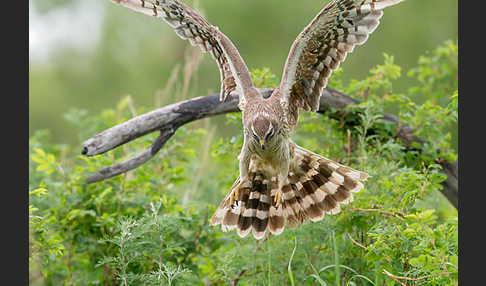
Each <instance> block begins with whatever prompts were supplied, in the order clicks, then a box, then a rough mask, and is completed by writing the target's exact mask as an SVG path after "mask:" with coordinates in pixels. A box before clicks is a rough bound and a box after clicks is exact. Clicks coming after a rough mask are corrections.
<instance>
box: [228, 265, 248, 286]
mask: <svg viewBox="0 0 486 286" xmlns="http://www.w3.org/2000/svg"><path fill="white" fill-rule="evenodd" d="M246 271H247V270H246V269H243V270H241V271H240V272H239V273H238V274H237V275H236V276H235V278H233V282H232V283H231V286H236V284H238V281H240V279H241V277H243V275H245V273H246Z"/></svg>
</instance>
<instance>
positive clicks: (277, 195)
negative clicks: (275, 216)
mask: <svg viewBox="0 0 486 286" xmlns="http://www.w3.org/2000/svg"><path fill="white" fill-rule="evenodd" d="M281 197H282V191H281V190H277V192H276V193H275V197H274V200H273V202H274V205H275V208H278V206H280V201H281V200H280V199H281Z"/></svg>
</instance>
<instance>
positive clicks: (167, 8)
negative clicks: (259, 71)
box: [112, 0, 252, 108]
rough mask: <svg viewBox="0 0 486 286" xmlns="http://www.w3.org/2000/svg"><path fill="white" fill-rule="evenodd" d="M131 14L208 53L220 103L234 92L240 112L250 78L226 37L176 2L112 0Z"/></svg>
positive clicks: (238, 55) (241, 60) (173, 0)
mask: <svg viewBox="0 0 486 286" xmlns="http://www.w3.org/2000/svg"><path fill="white" fill-rule="evenodd" d="M112 2H115V3H118V4H120V5H122V6H125V7H127V8H130V9H132V10H135V11H138V12H141V13H144V14H147V15H150V16H153V17H157V18H162V19H163V20H165V21H166V22H167V23H168V24H169V25H170V26H171V27H172V28H174V30H175V32H176V33H177V35H179V37H181V38H182V39H188V40H189V41H190V42H191V44H192V45H193V46H199V47H200V48H201V50H203V51H204V52H209V53H210V54H211V55H212V56H213V58H214V59H215V60H216V62H217V64H218V67H219V71H220V76H221V91H220V100H221V101H224V100H226V98H227V97H228V95H229V94H230V92H232V91H233V90H235V89H238V90H237V91H238V94H239V95H240V104H239V106H240V108H243V106H244V102H245V98H244V94H245V93H244V92H243V91H244V90H245V89H247V88H248V87H251V86H252V82H251V76H250V73H249V72H248V68H247V67H246V65H245V63H244V61H243V59H242V58H241V56H240V54H239V52H238V50H237V49H236V47H235V46H234V45H233V43H232V42H231V41H230V40H229V38H228V37H226V35H224V34H223V33H221V32H220V31H219V29H218V28H217V27H215V26H212V25H211V24H209V23H208V22H207V21H206V20H205V19H204V18H203V17H201V16H200V15H199V14H197V13H196V12H195V11H193V10H192V9H191V8H189V7H187V6H186V5H184V4H183V3H180V2H178V1H176V0H112Z"/></svg>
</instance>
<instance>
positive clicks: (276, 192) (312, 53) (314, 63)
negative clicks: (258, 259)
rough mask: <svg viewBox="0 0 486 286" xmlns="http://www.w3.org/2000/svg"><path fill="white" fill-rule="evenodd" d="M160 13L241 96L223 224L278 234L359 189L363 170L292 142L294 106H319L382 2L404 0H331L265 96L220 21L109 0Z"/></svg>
mask: <svg viewBox="0 0 486 286" xmlns="http://www.w3.org/2000/svg"><path fill="white" fill-rule="evenodd" d="M112 1H113V2H116V3H119V4H121V5H123V6H125V7H128V8H130V9H133V10H136V11H139V12H142V13H144V14H147V15H150V16H153V17H157V18H162V19H163V20H165V22H167V23H168V24H169V25H170V26H171V27H172V28H174V30H175V32H176V33H177V34H178V35H179V36H180V37H181V38H182V39H188V40H189V41H190V42H191V44H192V45H194V46H199V47H200V48H201V49H202V50H203V51H204V52H209V53H210V54H211V55H212V56H213V58H214V59H215V60H216V62H217V64H218V67H219V70H220V76H221V91H220V100H221V101H225V100H226V99H227V98H228V95H229V94H230V93H231V92H236V93H237V94H238V95H239V104H238V107H239V108H240V109H241V111H242V121H243V122H242V123H243V130H244V141H243V146H242V149H241V153H240V155H239V156H238V159H239V176H238V178H237V179H236V181H235V183H234V184H233V186H232V187H231V189H230V190H229V192H228V194H227V195H226V197H225V198H224V199H223V201H222V202H221V204H220V205H219V207H218V209H217V210H216V212H215V213H214V215H213V216H212V218H211V221H210V222H211V224H212V225H219V224H221V227H222V229H223V231H227V230H231V229H236V231H237V233H238V235H239V236H241V237H244V236H246V235H247V234H248V233H250V232H252V234H253V236H254V237H255V238H256V239H261V238H263V237H265V236H266V235H268V234H270V233H271V234H274V235H276V234H280V233H282V231H283V230H284V227H285V225H288V226H289V227H290V228H296V227H297V226H298V225H299V224H301V223H303V222H305V221H308V220H311V221H313V222H316V221H319V220H321V219H322V218H323V217H324V215H325V214H326V213H331V214H335V213H338V212H339V211H340V204H345V203H349V202H351V201H352V200H353V193H355V192H358V191H360V190H361V189H362V188H363V183H362V182H363V181H364V180H366V179H367V178H368V174H366V173H365V172H361V171H357V170H354V169H352V168H350V167H347V166H344V165H342V164H340V163H337V162H335V161H333V160H331V159H328V158H325V157H323V156H321V155H318V154H315V153H313V152H311V151H309V150H306V149H305V148H303V147H301V146H298V145H297V144H295V143H294V142H293V141H292V140H291V138H290V134H291V131H292V130H293V129H294V127H295V126H296V124H297V119H298V115H299V109H303V110H305V111H316V110H317V109H318V107H319V97H320V96H321V92H322V90H323V89H324V87H325V86H326V84H327V81H328V79H329V76H330V75H331V72H332V71H333V70H335V69H337V68H338V67H339V65H340V63H341V62H342V61H344V59H345V58H346V55H347V53H350V52H352V51H353V49H354V47H355V46H356V45H361V44H363V43H364V42H365V41H366V40H367V39H368V36H369V35H370V34H371V33H372V32H373V31H374V30H375V29H376V27H377V26H378V24H379V20H380V18H381V17H382V15H383V11H382V10H383V9H384V8H386V7H388V6H392V5H395V4H397V3H399V2H402V1H403V0H332V1H331V2H329V3H328V5H327V6H325V7H324V8H323V9H322V10H321V11H320V12H319V13H318V14H317V15H316V16H315V17H314V19H312V21H311V22H310V23H309V24H308V25H307V26H306V27H305V28H304V29H303V30H302V32H301V33H300V34H299V35H298V36H297V38H296V40H295V41H294V43H293V44H292V46H291V48H290V52H289V54H288V57H287V60H286V62H285V66H284V70H283V75H282V79H281V82H280V85H279V86H278V87H277V88H276V89H275V90H274V91H273V93H272V94H271V96H270V97H268V98H263V96H262V95H261V94H260V93H259V91H258V89H256V88H255V87H254V85H253V83H252V79H251V75H250V73H249V71H248V68H247V66H246V64H245V62H244V61H243V59H242V58H241V56H240V54H239V52H238V50H237V49H236V47H235V46H234V45H233V43H232V42H231V40H230V39H229V38H228V37H227V36H226V35H225V34H223V33H222V32H221V31H220V30H219V29H218V27H215V26H213V25H211V24H209V23H208V22H207V21H206V20H205V19H204V18H203V17H202V16H200V15H199V14H198V13H196V12H195V11H194V10H192V9H191V8H189V7H188V6H186V5H185V4H183V3H181V2H179V1H176V0H112Z"/></svg>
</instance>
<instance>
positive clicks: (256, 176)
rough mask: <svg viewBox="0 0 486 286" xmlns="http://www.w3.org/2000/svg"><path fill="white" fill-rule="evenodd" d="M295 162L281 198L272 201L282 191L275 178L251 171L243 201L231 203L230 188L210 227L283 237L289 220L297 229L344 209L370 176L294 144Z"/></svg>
mask: <svg viewBox="0 0 486 286" xmlns="http://www.w3.org/2000/svg"><path fill="white" fill-rule="evenodd" d="M294 150H295V152H294V157H293V159H292V161H291V163H290V170H289V176H288V178H289V184H288V185H285V186H284V187H283V188H282V192H283V196H282V202H281V203H280V205H279V206H278V207H277V208H276V207H275V205H274V204H273V201H274V196H275V194H276V192H277V189H278V183H277V179H276V177H270V178H269V177H265V174H264V172H262V171H261V170H252V171H251V172H250V176H249V177H250V180H251V181H250V182H244V184H243V185H242V186H241V187H240V189H239V196H238V201H235V203H234V204H233V206H231V205H230V201H231V200H230V195H231V193H232V191H233V189H234V188H235V187H236V186H238V185H239V183H240V178H239V177H238V179H237V180H236V181H235V183H234V184H233V186H232V188H231V190H230V191H229V193H228V194H227V195H226V197H225V198H224V200H223V201H222V202H221V204H220V205H219V207H218V209H217V210H216V212H215V213H214V215H213V217H212V218H211V221H210V223H211V225H218V224H221V229H222V230H223V231H228V230H232V229H235V228H236V231H237V233H238V235H239V236H240V237H245V236H246V235H247V234H248V233H250V231H251V232H252V233H253V236H254V237H255V238H256V239H261V238H263V237H264V236H265V234H266V233H271V234H274V235H278V234H280V233H282V232H283V230H284V228H285V224H287V225H288V226H289V227H290V228H293V229H295V228H296V227H297V226H298V225H299V224H302V223H304V222H306V221H307V220H311V221H313V222H317V221H320V220H322V219H323V218H324V216H325V214H326V213H331V214H336V213H339V212H340V211H341V208H340V204H347V203H349V202H351V201H352V200H353V193H356V192H359V191H360V190H361V189H362V188H363V183H362V181H364V180H366V179H367V178H368V174H366V173H364V172H360V171H357V170H354V169H352V168H350V167H347V166H344V165H341V164H339V163H337V162H335V161H332V160H329V159H327V158H325V157H323V156H320V155H317V154H315V153H313V152H311V151H309V150H306V149H304V148H302V147H300V146H297V145H295V149H294Z"/></svg>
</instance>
